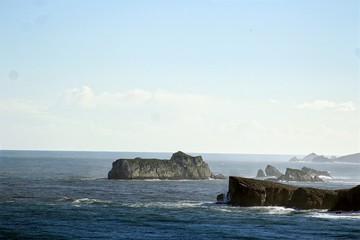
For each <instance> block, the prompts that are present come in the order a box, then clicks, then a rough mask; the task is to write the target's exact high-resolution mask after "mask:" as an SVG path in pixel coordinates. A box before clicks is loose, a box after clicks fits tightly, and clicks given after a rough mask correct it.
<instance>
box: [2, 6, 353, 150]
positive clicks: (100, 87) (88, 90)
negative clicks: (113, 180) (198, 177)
mask: <svg viewBox="0 0 360 240" xmlns="http://www.w3.org/2000/svg"><path fill="white" fill-rule="evenodd" d="M359 7H360V3H359V1H356V0H349V1H340V0H338V1H336V0H335V1H325V0H315V1H307V0H305V1H300V0H299V1H296V0H294V1H281V0H270V1H269V0H260V1H247V0H213V1H212V0H200V1H164V0H163V1H161V0H154V1H141V0H136V1H111V0H109V1H97V0H94V1H84V0H79V1H69V0H64V1H53V0H34V1H20V0H0V34H1V38H0V149H9V150H23V149H25V150H53V151H58V150H62V151H115V152H117V151H123V152H176V151H178V150H182V151H184V152H190V153H191V152H195V153H230V154H231V153H234V154H284V155H290V154H293V155H307V154H309V153H312V152H315V153H317V154H319V155H336V156H342V155H348V154H353V153H358V152H360V112H359V105H360V85H359V79H360V77H359V74H360V68H359V64H360V62H359V60H360V46H359V42H360V38H359V34H360V30H359V29H360V16H359V15H360V13H359V12H360V11H359Z"/></svg>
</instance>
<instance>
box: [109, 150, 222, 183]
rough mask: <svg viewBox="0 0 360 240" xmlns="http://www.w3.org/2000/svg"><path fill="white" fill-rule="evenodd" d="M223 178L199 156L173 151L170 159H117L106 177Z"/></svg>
mask: <svg viewBox="0 0 360 240" xmlns="http://www.w3.org/2000/svg"><path fill="white" fill-rule="evenodd" d="M208 178H216V179H224V176H223V175H221V174H219V175H214V174H213V173H212V172H211V171H210V169H209V166H208V164H207V163H205V162H204V161H203V159H202V157H201V156H198V157H192V156H190V155H187V154H185V153H183V152H177V153H174V154H173V155H172V157H171V159H170V160H160V159H142V158H135V159H119V160H116V161H115V162H113V164H112V169H111V170H110V172H109V173H108V179H208Z"/></svg>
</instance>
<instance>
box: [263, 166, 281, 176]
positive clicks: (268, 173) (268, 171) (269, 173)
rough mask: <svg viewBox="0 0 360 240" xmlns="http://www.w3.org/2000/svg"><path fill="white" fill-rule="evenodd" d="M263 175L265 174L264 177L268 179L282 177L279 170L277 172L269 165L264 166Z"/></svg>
mask: <svg viewBox="0 0 360 240" xmlns="http://www.w3.org/2000/svg"><path fill="white" fill-rule="evenodd" d="M265 173H266V176H268V177H280V176H282V175H284V174H282V173H281V172H279V170H277V169H276V168H275V167H274V166H271V165H267V166H266V168H265Z"/></svg>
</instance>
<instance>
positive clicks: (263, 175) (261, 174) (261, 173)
mask: <svg viewBox="0 0 360 240" xmlns="http://www.w3.org/2000/svg"><path fill="white" fill-rule="evenodd" d="M256 177H257V178H259V177H266V176H265V173H264V171H263V170H262V169H259V170H258V172H257V174H256Z"/></svg>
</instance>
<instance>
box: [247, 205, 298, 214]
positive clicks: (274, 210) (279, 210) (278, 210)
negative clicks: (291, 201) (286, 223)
mask: <svg viewBox="0 0 360 240" xmlns="http://www.w3.org/2000/svg"><path fill="white" fill-rule="evenodd" d="M247 209H249V210H258V211H259V212H260V213H263V214H280V215H283V214H290V213H293V212H296V211H297V210H295V209H293V208H286V207H278V206H266V207H248V208H247Z"/></svg>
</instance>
